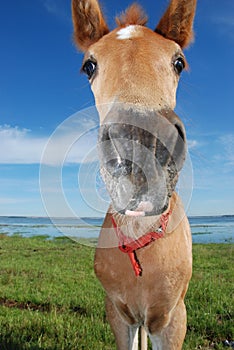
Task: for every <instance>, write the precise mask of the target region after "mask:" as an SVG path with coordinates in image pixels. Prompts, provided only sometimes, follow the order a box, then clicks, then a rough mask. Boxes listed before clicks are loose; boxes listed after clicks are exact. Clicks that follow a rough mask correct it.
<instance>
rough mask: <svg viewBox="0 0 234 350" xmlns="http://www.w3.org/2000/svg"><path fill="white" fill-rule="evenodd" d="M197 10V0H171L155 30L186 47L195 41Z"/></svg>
mask: <svg viewBox="0 0 234 350" xmlns="http://www.w3.org/2000/svg"><path fill="white" fill-rule="evenodd" d="M195 10H196V0H171V3H170V5H169V7H168V9H167V10H166V12H165V14H164V15H163V17H162V19H161V20H160V22H159V24H158V26H157V28H156V29H155V32H156V33H159V34H161V35H162V36H164V37H165V38H167V39H170V40H173V41H175V42H176V43H177V44H179V45H180V46H181V48H182V49H183V48H185V47H186V46H188V45H189V44H190V43H191V42H192V41H193V37H194V36H193V20H194V16H195Z"/></svg>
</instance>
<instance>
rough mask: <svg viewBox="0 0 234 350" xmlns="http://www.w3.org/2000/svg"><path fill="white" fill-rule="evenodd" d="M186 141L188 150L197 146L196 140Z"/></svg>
mask: <svg viewBox="0 0 234 350" xmlns="http://www.w3.org/2000/svg"><path fill="white" fill-rule="evenodd" d="M187 143H188V149H189V150H191V149H194V148H197V147H198V146H199V143H198V141H196V140H187Z"/></svg>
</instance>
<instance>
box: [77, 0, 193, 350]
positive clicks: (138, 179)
mask: <svg viewBox="0 0 234 350" xmlns="http://www.w3.org/2000/svg"><path fill="white" fill-rule="evenodd" d="M195 7H196V0H171V2H170V4H169V7H168V9H167V10H166V12H165V14H164V15H163V17H162V19H161V20H160V22H159V24H158V25H157V27H156V29H155V30H154V31H152V30H150V29H149V28H147V27H146V26H145V25H146V22H147V17H146V16H145V14H144V12H143V11H142V9H141V8H140V7H139V6H138V5H136V4H134V5H132V6H131V7H129V9H128V10H126V12H125V13H123V14H122V15H121V16H120V17H119V18H117V20H116V21H117V28H116V29H114V30H112V31H110V30H109V29H108V26H107V24H106V21H105V19H104V17H103V14H102V11H101V8H100V5H99V3H98V1H97V0H72V17H73V24H74V40H75V42H76V44H77V46H78V48H79V49H81V50H82V51H83V52H84V53H85V56H84V61H83V66H82V70H83V71H84V72H85V73H86V74H87V76H88V78H89V81H90V84H91V88H92V91H93V93H94V96H95V102H96V106H97V109H98V112H99V116H100V131H99V142H98V150H99V158H100V166H101V173H102V177H103V179H104V182H105V185H106V188H107V190H108V192H109V194H110V197H111V202H112V204H111V206H110V208H109V210H108V212H107V214H106V217H105V220H104V223H103V227H102V230H101V233H100V237H99V242H98V246H97V248H96V254H95V272H96V275H97V277H98V278H99V280H100V281H101V283H102V285H103V287H104V289H105V291H106V313H107V317H108V320H109V323H110V325H111V328H112V330H113V333H114V335H115V339H116V344H117V348H118V349H119V350H137V349H138V330H139V328H141V330H142V331H141V349H146V348H147V335H148V336H149V338H150V340H151V343H152V347H153V349H154V350H156V349H158V350H159V349H163V350H172V349H174V350H179V349H181V348H182V344H183V341H184V337H185V333H186V309H185V304H184V297H185V294H186V291H187V288H188V283H189V280H190V278H191V273H192V249H191V234H190V228H189V224H188V220H187V218H186V215H185V212H184V209H183V205H182V204H181V201H180V199H179V197H178V195H177V194H176V192H175V186H176V183H177V180H178V176H179V173H180V170H181V169H182V166H183V163H184V160H185V156H186V136H185V130H184V126H183V123H182V122H181V120H180V119H179V117H178V116H177V115H176V114H175V113H174V111H173V110H174V108H175V104H176V89H177V85H178V81H179V76H180V74H181V72H182V70H183V69H184V68H186V66H187V63H186V60H185V57H184V54H183V52H182V49H183V48H185V47H186V46H188V45H189V43H190V42H191V41H192V40H193V30H192V27H193V19H194V14H195Z"/></svg>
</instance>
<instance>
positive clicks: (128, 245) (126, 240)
mask: <svg viewBox="0 0 234 350" xmlns="http://www.w3.org/2000/svg"><path fill="white" fill-rule="evenodd" d="M170 214H171V211H169V212H168V213H166V214H162V216H161V218H160V227H159V228H158V229H157V231H155V232H148V233H146V234H145V235H144V236H141V237H140V238H138V239H136V240H132V239H131V238H130V237H127V236H125V235H124V234H123V232H122V231H121V229H120V228H119V227H118V226H117V224H116V221H115V219H114V217H113V216H111V220H112V225H113V227H114V229H115V232H116V235H117V237H118V239H119V249H120V250H121V252H123V253H127V254H128V256H129V258H130V261H131V264H132V267H133V270H134V271H135V275H136V276H141V275H142V268H141V265H140V263H139V261H138V260H137V256H136V250H137V249H140V248H143V247H146V246H147V245H148V244H150V243H152V242H154V241H156V240H157V239H159V238H162V237H163V236H164V233H165V231H166V228H167V224H168V220H169V215H170Z"/></svg>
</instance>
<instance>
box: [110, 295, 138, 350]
mask: <svg viewBox="0 0 234 350" xmlns="http://www.w3.org/2000/svg"><path fill="white" fill-rule="evenodd" d="M106 314H107V319H108V321H109V324H110V326H111V329H112V332H113V333H114V336H115V341H116V345H117V349H118V350H138V327H137V326H129V325H128V324H127V323H126V322H124V320H123V319H122V317H121V315H120V314H119V312H118V311H117V309H116V307H115V306H114V305H113V303H112V301H111V300H110V299H109V298H108V297H106ZM143 349H144V348H143Z"/></svg>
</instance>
